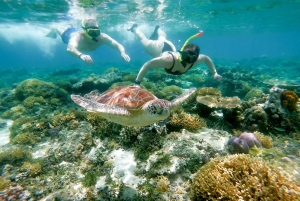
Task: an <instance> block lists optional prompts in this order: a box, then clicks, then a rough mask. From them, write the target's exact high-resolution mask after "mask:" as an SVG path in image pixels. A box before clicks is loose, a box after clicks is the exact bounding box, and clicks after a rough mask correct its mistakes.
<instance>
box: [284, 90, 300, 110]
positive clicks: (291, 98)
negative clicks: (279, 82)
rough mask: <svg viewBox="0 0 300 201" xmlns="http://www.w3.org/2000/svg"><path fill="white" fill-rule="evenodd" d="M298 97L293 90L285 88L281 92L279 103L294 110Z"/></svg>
mask: <svg viewBox="0 0 300 201" xmlns="http://www.w3.org/2000/svg"><path fill="white" fill-rule="evenodd" d="M298 100H299V98H298V96H297V94H295V92H293V91H291V90H286V91H284V92H283V93H282V96H281V103H282V106H283V107H285V108H287V109H288V110H289V111H294V110H296V109H297V106H298V105H297V102H298Z"/></svg>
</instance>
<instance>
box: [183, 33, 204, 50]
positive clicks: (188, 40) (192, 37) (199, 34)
mask: <svg viewBox="0 0 300 201" xmlns="http://www.w3.org/2000/svg"><path fill="white" fill-rule="evenodd" d="M202 34H203V31H199V33H197V34H195V35H192V36H191V37H189V38H188V39H187V40H186V41H185V43H184V44H183V46H182V48H181V49H180V51H183V49H184V47H185V46H187V44H188V43H189V42H190V41H191V40H193V39H194V38H197V37H199V36H202Z"/></svg>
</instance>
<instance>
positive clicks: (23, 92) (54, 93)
mask: <svg viewBox="0 0 300 201" xmlns="http://www.w3.org/2000/svg"><path fill="white" fill-rule="evenodd" d="M15 95H16V97H17V98H18V99H19V100H24V99H26V98H28V97H30V96H35V97H43V98H45V99H47V98H50V97H52V98H66V97H67V95H68V93H67V92H66V91H65V90H64V89H61V88H59V87H57V86H56V85H54V84H53V83H50V82H44V81H41V80H38V79H27V80H25V81H23V82H21V83H20V84H19V85H18V86H17V88H16V89H15Z"/></svg>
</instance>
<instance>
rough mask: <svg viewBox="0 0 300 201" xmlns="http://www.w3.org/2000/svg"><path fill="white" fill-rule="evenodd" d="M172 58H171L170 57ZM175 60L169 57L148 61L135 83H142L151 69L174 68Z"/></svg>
mask: <svg viewBox="0 0 300 201" xmlns="http://www.w3.org/2000/svg"><path fill="white" fill-rule="evenodd" d="M170 57H171V56H170ZM172 63H173V60H172V58H169V56H162V57H157V58H154V59H151V60H150V61H147V62H146V63H145V64H144V65H143V66H142V68H141V69H140V71H139V73H138V75H137V77H136V79H135V82H136V83H141V82H142V80H143V78H144V77H145V76H146V74H147V72H148V70H149V69H151V68H169V67H171V66H172Z"/></svg>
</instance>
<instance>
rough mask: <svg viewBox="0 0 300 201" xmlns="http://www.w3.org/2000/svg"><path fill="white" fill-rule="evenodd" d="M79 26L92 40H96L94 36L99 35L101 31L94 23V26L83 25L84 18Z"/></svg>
mask: <svg viewBox="0 0 300 201" xmlns="http://www.w3.org/2000/svg"><path fill="white" fill-rule="evenodd" d="M81 26H82V28H83V30H84V33H85V35H86V37H88V38H89V39H91V40H93V41H96V42H98V40H97V39H96V38H97V36H99V35H100V33H101V31H100V29H99V27H98V26H97V24H95V25H94V26H90V27H85V25H84V20H82V22H81Z"/></svg>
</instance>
